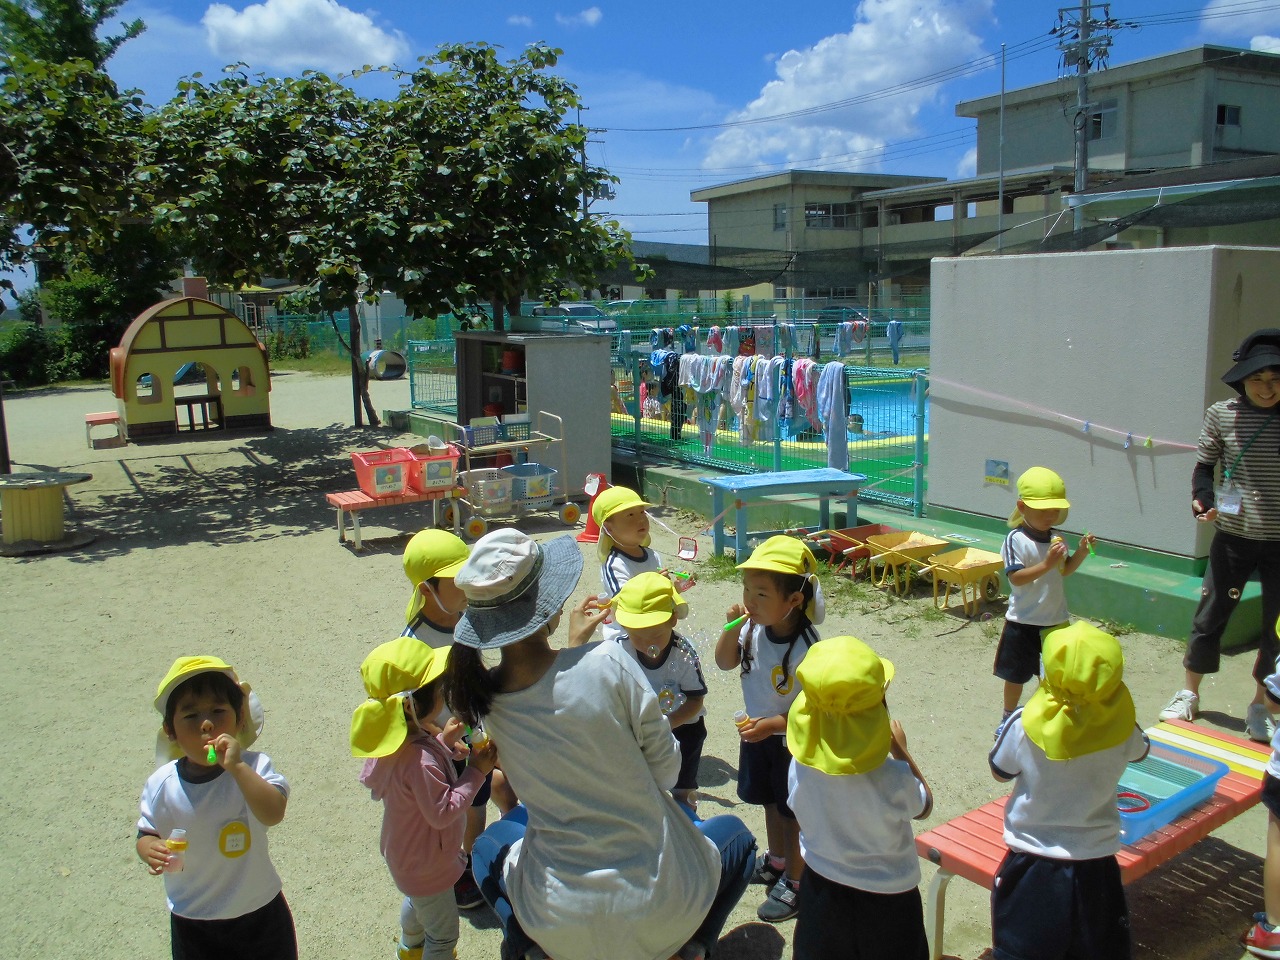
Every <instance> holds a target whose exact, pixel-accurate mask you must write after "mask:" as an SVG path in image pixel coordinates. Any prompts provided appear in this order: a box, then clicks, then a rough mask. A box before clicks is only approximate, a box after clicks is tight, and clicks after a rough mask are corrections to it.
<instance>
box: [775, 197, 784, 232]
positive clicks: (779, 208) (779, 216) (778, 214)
mask: <svg viewBox="0 0 1280 960" xmlns="http://www.w3.org/2000/svg"><path fill="white" fill-rule="evenodd" d="M773 229H775V230H785V229H787V205H786V204H785V203H775V204H774V205H773Z"/></svg>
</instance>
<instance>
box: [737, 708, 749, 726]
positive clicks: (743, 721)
mask: <svg viewBox="0 0 1280 960" xmlns="http://www.w3.org/2000/svg"><path fill="white" fill-rule="evenodd" d="M750 722H751V718H750V717H749V716H747V711H745V710H739V711H738V712H737V713H735V714H734V715H733V725H734V726H735V727H737V728H738V729H739V730H741V729H742V728H743V727H745V726H746V725H747V724H748V723H750Z"/></svg>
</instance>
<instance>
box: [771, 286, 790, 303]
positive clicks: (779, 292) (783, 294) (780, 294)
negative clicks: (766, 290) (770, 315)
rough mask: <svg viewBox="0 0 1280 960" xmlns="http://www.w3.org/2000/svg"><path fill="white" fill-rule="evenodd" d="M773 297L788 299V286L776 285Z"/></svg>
mask: <svg viewBox="0 0 1280 960" xmlns="http://www.w3.org/2000/svg"><path fill="white" fill-rule="evenodd" d="M773 299H775V300H785V299H787V288H786V287H780V286H777V285H775V286H774V288H773Z"/></svg>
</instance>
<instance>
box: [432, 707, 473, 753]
mask: <svg viewBox="0 0 1280 960" xmlns="http://www.w3.org/2000/svg"><path fill="white" fill-rule="evenodd" d="M466 735H467V725H466V724H465V723H463V722H462V721H461V720H459V719H458V718H457V717H450V718H449V719H448V720H447V721H445V725H444V729H443V730H441V731H440V733H439V735H438V736H437V737H436V739H437V740H439V741H440V743H441V745H442V746H443V747H444V748H445V749H446V750H448V751H449V752H450V753H452V754H453V759H455V760H465V759H467V755H468V754H469V753H470V752H471V750H470V748H469V747H468V746H467V744H466V742H465V739H464V738H465V737H466Z"/></svg>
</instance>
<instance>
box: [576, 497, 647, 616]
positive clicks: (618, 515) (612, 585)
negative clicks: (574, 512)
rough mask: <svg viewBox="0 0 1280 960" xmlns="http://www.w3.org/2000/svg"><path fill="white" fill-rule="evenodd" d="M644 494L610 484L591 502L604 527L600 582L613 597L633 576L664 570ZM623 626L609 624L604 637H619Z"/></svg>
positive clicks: (601, 533) (599, 546)
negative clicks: (652, 538)
mask: <svg viewBox="0 0 1280 960" xmlns="http://www.w3.org/2000/svg"><path fill="white" fill-rule="evenodd" d="M651 506H653V504H651V503H645V501H643V500H641V499H640V495H639V494H637V493H636V492H635V491H634V490H631V489H628V488H627V487H610V488H609V489H608V490H605V491H604V492H603V493H601V494H600V495H599V496H598V497H596V499H595V502H594V503H593V504H592V505H591V517H592V519H594V520H595V522H596V525H597V526H599V528H600V541H599V543H598V544H597V546H596V549H597V551H598V553H599V556H600V583H601V586H603V587H604V592H605V594H606V595H608V596H610V597H614V596H617V594H618V591H619V590H621V589H622V587H623V584H625V583H626V582H627V581H628V580H630V579H631V578H632V577H634V576H636V575H637V574H640V573H644V572H646V571H654V572H656V571H658V570H661V569H662V558H661V557H659V556H658V552H657V551H656V550H653V549H652V548H651V547H650V546H649V543H650V539H649V515H648V514H647V513H645V508H646V507H651ZM621 635H622V628H621V627H619V626H618V625H617V624H616V623H606V624H605V625H604V627H603V636H604V639H606V640H617V639H618V637H620V636H621Z"/></svg>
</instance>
